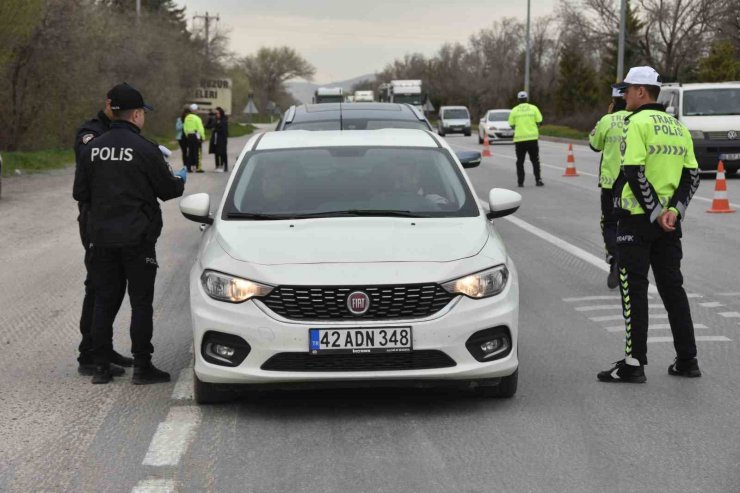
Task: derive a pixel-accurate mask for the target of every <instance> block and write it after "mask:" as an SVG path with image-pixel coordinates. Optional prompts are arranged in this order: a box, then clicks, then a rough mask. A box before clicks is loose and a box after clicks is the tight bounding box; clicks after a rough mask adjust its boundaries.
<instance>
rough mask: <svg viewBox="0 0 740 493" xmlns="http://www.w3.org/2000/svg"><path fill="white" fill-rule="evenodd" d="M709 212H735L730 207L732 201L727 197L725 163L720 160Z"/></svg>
mask: <svg viewBox="0 0 740 493" xmlns="http://www.w3.org/2000/svg"><path fill="white" fill-rule="evenodd" d="M707 212H711V213H716V214H719V213H726V212H735V209H731V208H730V201H729V199H728V198H727V180H726V179H725V163H723V162H722V161H720V162H719V166H717V179H716V180H715V182H714V199H712V208H711V209H709V210H708V211H707Z"/></svg>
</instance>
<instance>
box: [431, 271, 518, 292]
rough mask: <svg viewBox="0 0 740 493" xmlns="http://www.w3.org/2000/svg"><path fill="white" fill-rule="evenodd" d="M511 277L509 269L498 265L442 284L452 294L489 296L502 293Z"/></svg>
mask: <svg viewBox="0 0 740 493" xmlns="http://www.w3.org/2000/svg"><path fill="white" fill-rule="evenodd" d="M508 279H509V269H507V268H506V266H505V265H498V266H496V267H493V268H491V269H487V270H484V271H482V272H477V273H475V274H470V275H469V276H465V277H461V278H460V279H455V280H454V281H449V282H446V283H444V284H442V288H444V290H445V291H447V292H448V293H452V294H464V295H465V296H468V297H470V298H476V299H478V298H489V297H491V296H496V295H497V294H499V293H501V291H503V290H504V288H505V287H506V281H507V280H508Z"/></svg>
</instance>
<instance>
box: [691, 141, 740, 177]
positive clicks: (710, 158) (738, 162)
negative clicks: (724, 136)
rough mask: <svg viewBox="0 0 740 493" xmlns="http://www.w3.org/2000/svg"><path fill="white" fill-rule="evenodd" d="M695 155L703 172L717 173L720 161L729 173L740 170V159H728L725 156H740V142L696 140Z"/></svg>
mask: <svg viewBox="0 0 740 493" xmlns="http://www.w3.org/2000/svg"><path fill="white" fill-rule="evenodd" d="M694 154H695V155H696V161H697V162H698V163H699V169H701V170H702V171H717V165H718V164H719V161H720V160H722V162H723V163H724V165H725V169H726V170H727V171H735V170H737V169H740V158H738V159H726V157H725V156H724V155H726V154H729V155H732V154H735V155H737V156H740V140H738V139H736V140H729V139H728V140H708V139H694Z"/></svg>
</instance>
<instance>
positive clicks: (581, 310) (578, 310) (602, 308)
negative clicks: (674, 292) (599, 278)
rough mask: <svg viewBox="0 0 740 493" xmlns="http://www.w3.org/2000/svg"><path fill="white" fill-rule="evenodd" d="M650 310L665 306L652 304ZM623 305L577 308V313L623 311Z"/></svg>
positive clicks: (649, 306)
mask: <svg viewBox="0 0 740 493" xmlns="http://www.w3.org/2000/svg"><path fill="white" fill-rule="evenodd" d="M648 308H663V305H661V304H657V303H652V304H649V305H648ZM621 309H622V305H621V304H620V305H593V306H577V307H575V310H576V311H577V312H590V311H596V310H621Z"/></svg>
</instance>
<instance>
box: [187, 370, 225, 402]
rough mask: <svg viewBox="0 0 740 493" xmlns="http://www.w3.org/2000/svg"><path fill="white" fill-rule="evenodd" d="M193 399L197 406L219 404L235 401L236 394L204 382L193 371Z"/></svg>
mask: <svg viewBox="0 0 740 493" xmlns="http://www.w3.org/2000/svg"><path fill="white" fill-rule="evenodd" d="M193 397H195V402H196V403H197V404H218V403H221V402H228V401H231V400H233V399H234V397H235V394H234V392H231V391H227V390H223V389H220V388H219V386H218V385H215V384H212V383H207V382H203V381H202V380H200V379H199V378H198V375H196V374H195V371H193Z"/></svg>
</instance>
